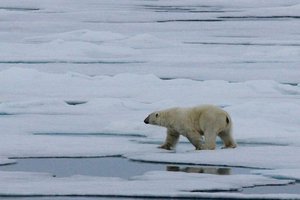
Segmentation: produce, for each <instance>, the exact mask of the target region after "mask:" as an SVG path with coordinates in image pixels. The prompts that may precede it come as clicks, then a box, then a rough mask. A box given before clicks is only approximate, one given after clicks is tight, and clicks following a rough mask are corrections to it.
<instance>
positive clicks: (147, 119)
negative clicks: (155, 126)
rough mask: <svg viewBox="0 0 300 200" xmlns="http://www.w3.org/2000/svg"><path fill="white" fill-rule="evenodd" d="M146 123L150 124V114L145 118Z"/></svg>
mask: <svg viewBox="0 0 300 200" xmlns="http://www.w3.org/2000/svg"><path fill="white" fill-rule="evenodd" d="M144 122H145V124H149V116H148V117H147V118H146V119H145V120H144Z"/></svg>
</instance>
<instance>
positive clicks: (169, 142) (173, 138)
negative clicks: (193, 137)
mask: <svg viewBox="0 0 300 200" xmlns="http://www.w3.org/2000/svg"><path fill="white" fill-rule="evenodd" d="M179 136H180V135H179V133H177V132H176V131H174V130H171V129H168V130H167V137H166V140H165V143H164V144H162V145H161V146H159V148H162V149H166V150H171V149H173V148H175V146H176V144H177V142H178V140H179Z"/></svg>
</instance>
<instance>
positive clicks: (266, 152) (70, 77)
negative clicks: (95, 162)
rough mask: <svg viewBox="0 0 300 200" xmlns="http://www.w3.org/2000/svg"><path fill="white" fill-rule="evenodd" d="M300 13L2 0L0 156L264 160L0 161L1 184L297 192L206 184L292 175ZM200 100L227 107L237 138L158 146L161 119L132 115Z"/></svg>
mask: <svg viewBox="0 0 300 200" xmlns="http://www.w3.org/2000/svg"><path fill="white" fill-rule="evenodd" d="M299 13H300V1H299V0H276V1H259V0H254V1H242V0H235V1H221V0H216V1H210V0H204V1H201V2H199V1H195V0H188V1H177V0H176V1H172V2H171V1H170V2H169V1H132V0H124V1H121V2H119V1H106V0H103V1H96V0H88V1H58V0H54V1H50V0H45V1H37V0H30V1H16V0H2V1H1V2H0V18H1V20H0V52H1V53H0V85H1V87H0V127H1V132H0V137H1V139H0V165H4V164H11V163H14V162H15V160H14V158H19V157H25V158H26V157H102V156H123V157H126V158H128V159H132V160H138V161H150V162H164V163H181V164H187V163H188V164H204V165H221V166H240V167H251V168H259V169H264V170H259V171H257V170H255V171H253V173H255V174H256V175H246V174H241V175H231V176H228V177H219V176H213V175H205V174H184V173H169V172H149V173H146V174H144V175H142V176H140V177H132V178H131V179H130V180H125V179H117V178H109V177H107V178H103V177H83V176H74V177H67V178H54V177H52V176H51V175H50V174H40V173H25V172H0V180H1V181H0V184H1V187H0V195H8V196H13V195H25V196H26V195H50V196H51V195H81V196H84V195H95V196H97V195H107V196H112V195H117V196H148V197H149V196H150V197H172V196H180V197H192V196H195V197H204V198H205V197H207V198H209V197H210V198H217V197H223V198H224V197H226V198H236V199H238V198H258V197H260V198H267V199H268V198H269V199H274V198H276V199H291V198H295V199H300V197H299V194H295V195H293V194H282V195H278V194H276V195H272V194H269V195H267V194H265V195H255V194H253V195H249V194H247V195H246V194H241V193H223V192H221V193H212V192H209V191H213V190H215V191H230V190H238V191H239V190H241V189H242V188H243V187H252V186H257V185H269V184H271V185H274V184H287V183H290V182H293V181H295V180H297V181H299V169H300V168H299V166H300V159H299V154H300V137H299V134H300V133H299V130H300V84H299V83H300V68H299V63H300V62H299V61H300V60H299V58H300V57H299V55H300V50H299V47H300V43H299V41H300V34H299V31H300V29H299ZM207 103H209V104H215V105H218V106H220V107H223V108H224V109H225V110H226V111H228V112H229V113H230V114H231V116H232V119H233V123H234V133H233V134H234V138H235V139H236V140H237V142H238V148H236V149H221V148H220V147H221V145H222V144H221V142H220V141H218V148H217V150H216V151H195V150H194V148H193V146H192V145H191V144H190V143H189V142H188V141H187V140H186V139H185V138H180V143H179V144H178V146H177V149H176V151H164V150H161V149H157V148H156V147H157V146H158V145H159V144H161V143H162V142H163V140H164V137H165V129H163V128H158V127H153V126H147V125H145V124H144V123H143V120H144V118H145V117H146V116H147V115H148V114H149V113H150V112H153V111H154V110H159V109H164V108H168V107H173V106H184V107H187V106H195V105H200V104H207ZM266 169H267V170H266ZM288 179H291V181H290V180H288ZM24 183H26V184H24ZM171 183H172V184H171ZM24 185H25V186H24ZM50 186H51V187H50ZM49 187H50V188H52V189H50V190H49V189H48V188H49ZM112 188H114V189H113V190H112ZM116 188H117V189H116ZM116 191H119V192H118V193H116ZM191 191H194V192H191ZM200 191H201V192H200ZM203 191H206V192H203Z"/></svg>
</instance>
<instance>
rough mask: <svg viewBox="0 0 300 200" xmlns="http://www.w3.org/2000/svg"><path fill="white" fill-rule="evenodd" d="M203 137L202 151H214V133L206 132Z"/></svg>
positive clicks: (211, 131)
mask: <svg viewBox="0 0 300 200" xmlns="http://www.w3.org/2000/svg"><path fill="white" fill-rule="evenodd" d="M204 137H205V144H204V149H205V150H214V149H216V138H217V133H216V131H213V130H206V131H204Z"/></svg>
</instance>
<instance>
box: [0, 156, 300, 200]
mask: <svg viewBox="0 0 300 200" xmlns="http://www.w3.org/2000/svg"><path fill="white" fill-rule="evenodd" d="M154 170H159V171H172V172H174V173H176V172H179V171H180V172H186V173H208V174H217V175H223V176H226V175H232V174H250V171H251V169H248V168H238V167H218V166H199V165H171V164H161V163H147V162H137V161H130V160H128V159H126V158H122V157H101V158H26V159H17V163H16V164H11V165H3V166H0V171H27V172H47V173H50V174H52V175H53V176H55V177H68V176H72V175H88V176H101V177H120V178H124V179H130V178H131V177H133V176H138V175H142V174H144V173H146V172H148V171H154ZM241 193H244V194H284V193H286V194H299V193H300V184H299V183H296V184H290V185H285V186H258V187H253V188H243V190H242V191H241ZM0 199H1V200H2V199H3V200H13V199H16V200H29V199H33V200H36V199H41V200H70V199H76V200H88V199H89V200H94V199H98V200H102V199H107V197H106V198H104V197H103V198H102V197H47V196H46V197H9V198H7V197H1V198H0ZM109 199H118V200H121V199H124V200H125V199H136V198H114V197H112V198H109ZM139 199H143V198H139ZM157 199H159V198H157Z"/></svg>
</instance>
